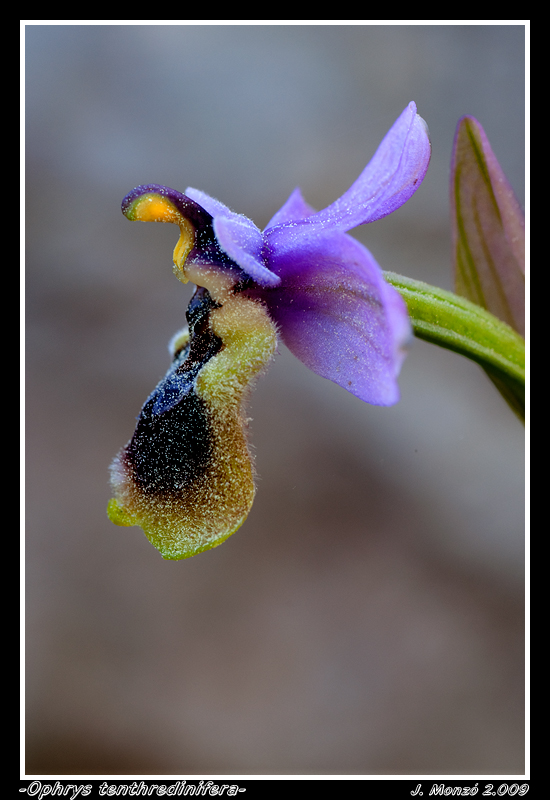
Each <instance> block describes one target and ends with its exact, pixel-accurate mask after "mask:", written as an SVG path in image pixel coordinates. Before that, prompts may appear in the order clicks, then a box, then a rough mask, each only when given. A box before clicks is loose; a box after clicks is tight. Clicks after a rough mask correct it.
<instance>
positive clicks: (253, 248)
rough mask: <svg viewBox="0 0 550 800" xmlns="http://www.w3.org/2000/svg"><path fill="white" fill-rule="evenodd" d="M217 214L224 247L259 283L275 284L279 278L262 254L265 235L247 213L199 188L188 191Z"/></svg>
mask: <svg viewBox="0 0 550 800" xmlns="http://www.w3.org/2000/svg"><path fill="white" fill-rule="evenodd" d="M185 194H186V196H187V197H190V198H191V199H192V200H194V201H195V202H196V203H198V204H199V205H201V206H202V207H203V208H204V209H206V211H208V213H209V214H212V216H213V217H214V222H213V228H214V233H215V234H216V239H217V240H218V244H219V245H220V247H221V248H222V250H223V251H224V252H225V253H227V255H228V256H229V257H230V258H232V259H233V261H235V263H236V264H238V265H239V267H240V268H241V269H242V270H244V271H245V272H246V274H247V275H249V276H250V277H251V278H252V279H253V280H255V281H256V282H257V283H259V284H260V286H276V285H277V284H278V283H279V282H280V278H278V277H277V275H274V274H273V273H272V272H270V271H269V269H267V267H266V266H265V263H264V259H263V256H262V249H263V236H262V232H261V231H260V229H259V228H258V227H257V226H256V225H255V224H254V223H253V222H252V220H251V219H248V217H245V216H243V215H242V214H236V213H235V212H234V211H231V209H229V208H228V207H227V206H226V205H224V204H223V203H220V201H219V200H216V199H214V198H213V197H210V196H209V195H207V194H205V192H201V191H199V190H198V189H192V188H190V187H189V188H188V189H186V191H185Z"/></svg>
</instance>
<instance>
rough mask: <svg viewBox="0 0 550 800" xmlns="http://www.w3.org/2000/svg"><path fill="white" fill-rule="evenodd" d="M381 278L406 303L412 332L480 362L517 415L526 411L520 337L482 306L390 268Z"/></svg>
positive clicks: (523, 354) (420, 337)
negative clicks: (399, 273)
mask: <svg viewBox="0 0 550 800" xmlns="http://www.w3.org/2000/svg"><path fill="white" fill-rule="evenodd" d="M384 278H385V279H386V280H387V281H388V283H391V285H392V286H394V287H395V288H396V289H397V291H398V292H399V294H400V295H401V296H402V298H403V299H404V301H405V303H406V304H407V309H408V311H409V316H410V318H411V322H412V326H413V331H414V335H415V336H418V338H419V339H425V340H426V341H428V342H431V343H432V344H437V345H439V346H440V347H445V348H447V349H448V350H454V352H455V353H460V354H461V355H463V356H466V357H467V358H471V359H472V360H473V361H476V362H477V363H478V364H480V365H481V366H482V367H483V368H484V369H485V371H486V372H487V374H488V375H489V377H490V378H491V380H492V381H493V382H494V383H495V385H496V386H497V388H498V389H499V391H500V392H501V393H502V394H503V396H504V397H505V399H506V401H507V402H508V403H509V405H510V406H511V407H512V409H513V410H514V411H515V413H516V414H518V416H520V417H521V418H522V419H523V418H524V415H525V341H524V339H523V338H522V337H521V336H520V335H519V334H518V333H516V331H514V330H513V329H512V328H510V326H509V325H507V324H506V323H505V322H502V321H501V320H499V319H497V317H495V316H493V315H492V314H490V313H489V312H488V311H486V310H485V309H484V308H481V307H480V306H477V305H475V303H471V302H470V301H469V300H466V299H465V298H463V297H459V296H458V295H456V294H453V293H452V292H446V291H445V290H444V289H439V288H437V287H436V286H430V285H429V284H427V283H422V282H421V281H414V280H412V279H411V278H405V277H403V276H402V275H396V274H395V273H393V272H385V273H384Z"/></svg>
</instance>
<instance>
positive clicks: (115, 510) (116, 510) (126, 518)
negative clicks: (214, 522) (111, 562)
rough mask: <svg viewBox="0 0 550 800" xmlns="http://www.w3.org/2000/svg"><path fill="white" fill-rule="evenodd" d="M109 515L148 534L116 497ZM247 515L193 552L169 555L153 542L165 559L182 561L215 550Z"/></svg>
mask: <svg viewBox="0 0 550 800" xmlns="http://www.w3.org/2000/svg"><path fill="white" fill-rule="evenodd" d="M107 516H108V517H109V519H110V520H111V522H114V524H115V525H120V526H122V527H126V528H133V527H136V528H141V529H142V530H143V532H144V534H145V535H146V536H147V531H146V530H145V529H144V528H143V527H142V525H141V524H140V523H139V522H137V521H135V520H134V518H133V517H131V516H130V515H129V514H128V512H127V511H125V510H124V508H123V507H122V506H121V505H120V503H119V501H118V500H116V499H115V498H114V497H113V498H111V499H110V500H109V502H108V504H107ZM247 517H248V512H247V513H246V514H245V515H244V516H243V518H242V519H241V520H240V521H239V522H238V523H237V524H236V525H235V527H233V528H232V529H231V530H230V531H228V532H227V533H224V534H223V536H220V537H219V538H217V539H216V540H215V541H214V542H208V544H205V545H203V546H202V547H199V548H197V549H196V550H193V552H189V553H183V554H182V555H179V556H171V555H167V554H165V553H163V552H162V550H160V549H159V548H158V547H157V545H155V544H154V543H152V544H154V547H156V548H157V550H159V553H160V554H161V556H162V557H163V558H164V559H166V561H182V560H183V559H184V558H192V557H193V556H196V555H198V554H199V553H204V552H205V551H206V550H213V549H214V547H217V546H218V545H220V544H223V543H224V542H225V541H226V539H229V537H230V536H233V534H234V533H236V532H237V531H238V530H239V528H240V527H241V526H242V525H243V524H244V523H245V522H246V519H247ZM147 538H148V539H149V536H147Z"/></svg>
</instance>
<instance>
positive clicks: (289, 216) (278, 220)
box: [265, 187, 316, 231]
mask: <svg viewBox="0 0 550 800" xmlns="http://www.w3.org/2000/svg"><path fill="white" fill-rule="evenodd" d="M315 213H316V212H315V209H314V208H312V207H311V206H310V205H309V204H308V203H306V201H305V200H304V198H303V197H302V192H301V191H300V189H299V188H298V187H296V189H294V191H293V192H292V194H291V195H290V197H289V198H288V200H287V201H286V203H285V204H284V205H283V206H281V208H280V209H279V210H278V211H277V213H276V214H275V216H273V217H272V218H271V219H270V220H269V222H268V223H267V227H266V229H265V230H266V231H267V230H269V229H270V228H274V227H275V226H276V225H284V224H286V223H287V222H296V221H298V220H302V219H306V218H307V217H310V216H311V215H312V214H315Z"/></svg>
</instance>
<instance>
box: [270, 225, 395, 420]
mask: <svg viewBox="0 0 550 800" xmlns="http://www.w3.org/2000/svg"><path fill="white" fill-rule="evenodd" d="M296 228H298V229H299V233H298V231H297V230H296ZM266 237H267V239H268V250H269V251H271V252H273V253H274V254H276V255H274V256H273V260H272V261H271V262H268V263H269V265H270V266H271V268H272V269H273V271H275V272H278V273H279V274H281V275H284V284H283V286H281V287H277V288H274V289H266V290H263V291H260V292H256V294H257V295H258V296H261V298H262V299H263V300H264V302H265V303H266V304H267V306H268V308H269V311H270V314H271V316H272V318H273V319H274V320H275V321H276V323H277V324H278V326H279V328H280V332H281V336H282V339H283V341H284V342H285V344H286V345H287V347H288V348H289V350H291V352H292V353H294V355H295V356H297V358H299V359H300V360H301V361H302V362H303V363H304V364H305V365H306V366H307V367H309V368H310V369H311V370H313V371H314V372H316V373H317V374H318V375H321V376H322V377H323V378H328V379H329V380H331V381H334V382H335V383H337V384H339V385H340V386H343V387H344V388H345V389H347V390H348V391H349V392H351V393H352V394H354V395H356V396H357V397H359V398H361V400H364V401H366V402H368V403H373V404H374V405H392V404H393V403H396V402H397V401H398V399H399V389H398V385H397V376H398V374H399V370H400V367H401V364H402V362H403V359H404V355H405V354H404V351H403V345H404V344H405V343H406V341H407V340H408V339H409V337H410V325H409V321H408V315H407V310H406V307H405V304H404V302H403V300H402V299H401V296H400V295H399V294H398V293H397V291H395V290H394V289H393V287H391V286H390V285H389V284H387V283H385V281H384V279H383V277H382V272H381V270H380V267H379V266H378V264H377V263H376V261H375V260H374V258H373V257H372V255H371V254H370V253H369V251H368V250H367V249H366V248H365V247H363V245H362V244H360V243H359V242H357V241H356V240H355V239H353V238H352V237H351V236H348V235H347V234H344V233H340V232H334V231H331V232H328V231H323V230H319V229H318V228H315V229H312V228H311V227H310V226H308V225H307V224H302V225H298V226H296V227H294V226H290V227H278V228H275V229H272V230H271V231H269V232H267V234H266Z"/></svg>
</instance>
